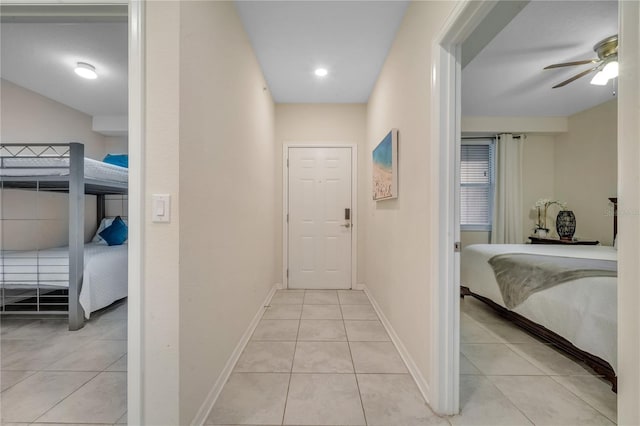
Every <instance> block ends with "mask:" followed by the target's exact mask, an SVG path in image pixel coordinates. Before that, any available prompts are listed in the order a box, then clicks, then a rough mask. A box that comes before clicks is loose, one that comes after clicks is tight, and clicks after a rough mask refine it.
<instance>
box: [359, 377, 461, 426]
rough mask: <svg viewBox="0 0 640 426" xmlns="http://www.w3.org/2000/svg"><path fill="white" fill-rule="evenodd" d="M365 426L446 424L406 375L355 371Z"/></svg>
mask: <svg viewBox="0 0 640 426" xmlns="http://www.w3.org/2000/svg"><path fill="white" fill-rule="evenodd" d="M358 385H359V387H360V393H361V395H362V404H363V406H364V411H365V415H366V418H367V424H368V425H369V426H388V425H394V426H418V425H447V424H449V422H447V420H445V419H443V418H440V417H438V416H436V415H435V414H434V413H433V412H432V411H431V409H430V408H429V406H428V405H427V403H426V402H425V400H424V398H423V397H422V395H421V394H420V391H419V390H418V387H417V386H416V384H415V383H414V382H413V379H412V378H411V376H410V375H408V374H358Z"/></svg>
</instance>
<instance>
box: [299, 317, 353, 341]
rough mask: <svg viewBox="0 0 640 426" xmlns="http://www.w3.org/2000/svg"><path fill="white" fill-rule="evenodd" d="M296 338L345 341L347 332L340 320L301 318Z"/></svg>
mask: <svg viewBox="0 0 640 426" xmlns="http://www.w3.org/2000/svg"><path fill="white" fill-rule="evenodd" d="M298 340H301V341H346V340H347V334H346V333H345V330H344V323H343V322H342V321H340V320H301V321H300V333H299V335H298Z"/></svg>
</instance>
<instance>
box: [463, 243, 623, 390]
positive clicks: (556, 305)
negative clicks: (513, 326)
mask: <svg viewBox="0 0 640 426" xmlns="http://www.w3.org/2000/svg"><path fill="white" fill-rule="evenodd" d="M505 253H524V254H534V255H547V256H561V257H573V258H581V259H600V260H610V261H615V260H617V251H616V249H615V248H613V247H607V246H569V245H531V244H476V245H471V246H467V247H465V249H464V250H463V251H462V254H461V263H460V264H461V270H460V284H461V285H462V286H463V287H467V288H468V289H469V291H470V292H471V293H472V294H473V295H478V296H481V297H484V298H487V299H490V300H491V301H493V302H494V303H495V304H497V305H499V306H501V307H503V308H505V309H507V308H506V304H505V302H504V300H503V296H502V294H501V291H500V289H499V287H498V284H497V281H496V277H495V274H494V271H493V268H492V266H491V265H490V264H489V263H488V261H489V259H491V258H492V257H494V256H496V255H501V254H505ZM463 290H464V289H463ZM510 311H512V312H515V313H516V314H519V315H520V316H522V317H524V318H526V319H528V320H530V321H532V322H534V323H536V324H539V325H541V326H543V327H544V328H546V329H548V330H550V331H552V332H553V333H555V334H557V335H559V336H560V337H562V338H564V339H566V340H567V341H569V342H570V343H571V344H573V345H574V346H575V347H576V348H578V349H580V350H581V351H584V352H587V353H588V354H591V355H595V356H596V357H598V358H601V359H602V360H605V361H606V362H607V363H609V364H610V365H611V367H612V368H613V370H614V371H615V369H616V367H617V278H616V277H588V278H580V279H576V280H572V281H568V282H565V283H562V284H559V285H556V286H554V287H551V288H547V289H545V290H542V291H539V292H537V293H534V294H532V295H530V296H529V297H528V298H527V299H526V300H525V301H524V302H522V303H521V304H520V305H518V306H516V307H514V308H512V309H511V310H510ZM614 386H615V385H614Z"/></svg>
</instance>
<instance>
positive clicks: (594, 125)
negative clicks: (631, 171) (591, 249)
mask: <svg viewBox="0 0 640 426" xmlns="http://www.w3.org/2000/svg"><path fill="white" fill-rule="evenodd" d="M617 114H618V105H617V100H615V99H614V100H611V101H609V102H606V103H604V104H601V105H599V106H596V107H594V108H591V109H588V110H586V111H582V112H580V113H578V114H575V115H572V116H571V117H569V131H568V132H567V133H565V134H560V135H558V136H556V143H555V155H554V157H555V195H556V197H557V198H558V199H560V200H562V201H565V202H567V203H568V208H569V209H570V210H573V211H574V213H575V215H576V237H581V238H584V239H595V240H599V241H600V242H601V243H602V244H604V245H612V244H613V217H612V216H611V215H610V212H611V207H610V203H609V201H608V198H609V197H616V196H617V193H618V191H617V176H618V156H617V153H618V150H617V141H618V133H617Z"/></svg>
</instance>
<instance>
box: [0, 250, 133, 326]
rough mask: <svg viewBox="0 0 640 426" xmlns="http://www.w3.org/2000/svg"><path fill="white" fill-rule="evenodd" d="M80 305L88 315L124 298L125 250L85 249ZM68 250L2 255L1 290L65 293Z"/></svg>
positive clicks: (126, 266) (126, 264) (67, 281)
mask: <svg viewBox="0 0 640 426" xmlns="http://www.w3.org/2000/svg"><path fill="white" fill-rule="evenodd" d="M84 247H85V248H84V271H83V281H82V289H81V291H80V305H81V306H82V308H83V309H84V312H85V317H86V318H87V319H88V318H89V317H90V315H91V312H94V311H96V310H98V309H102V308H104V307H106V306H109V305H110V304H111V303H113V302H115V301H116V300H119V299H122V298H124V297H127V291H128V284H127V282H128V275H127V274H128V271H127V269H128V256H127V255H128V246H127V245H126V244H123V245H120V246H107V245H104V244H98V243H89V244H85V246H84ZM68 253H69V249H68V247H58V248H52V249H47V250H38V251H26V252H25V251H14V252H4V253H2V257H1V258H0V286H1V287H4V288H7V289H29V288H35V287H39V288H41V289H45V290H50V289H66V288H68V287H69V266H68V265H69V257H68Z"/></svg>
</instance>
